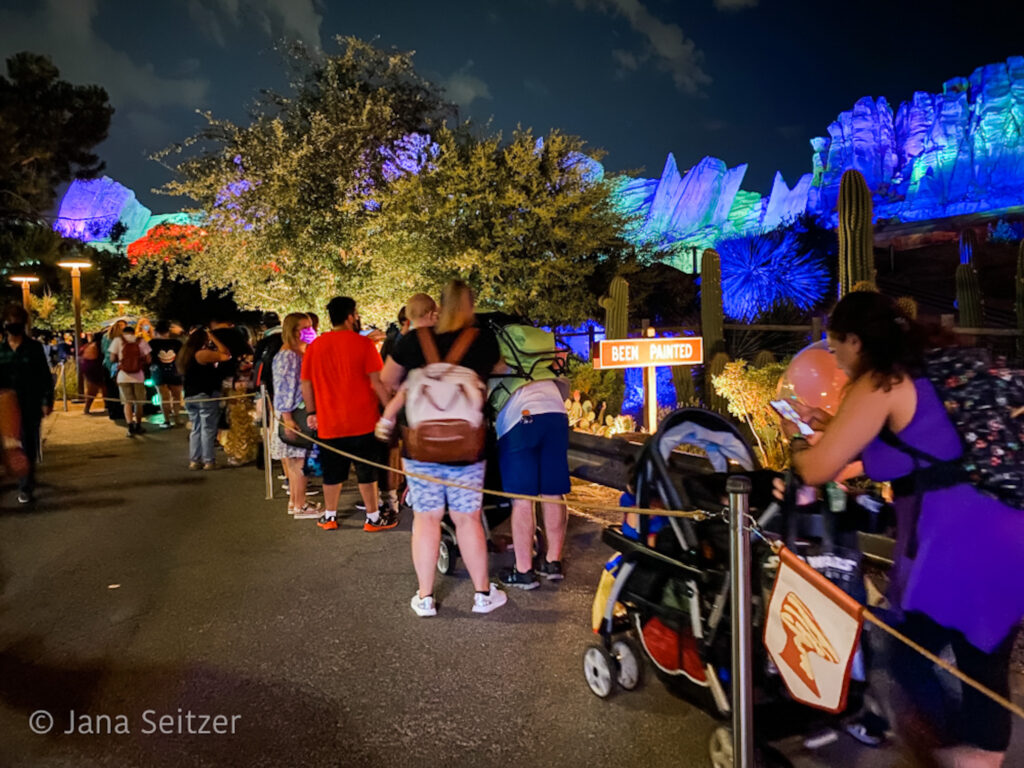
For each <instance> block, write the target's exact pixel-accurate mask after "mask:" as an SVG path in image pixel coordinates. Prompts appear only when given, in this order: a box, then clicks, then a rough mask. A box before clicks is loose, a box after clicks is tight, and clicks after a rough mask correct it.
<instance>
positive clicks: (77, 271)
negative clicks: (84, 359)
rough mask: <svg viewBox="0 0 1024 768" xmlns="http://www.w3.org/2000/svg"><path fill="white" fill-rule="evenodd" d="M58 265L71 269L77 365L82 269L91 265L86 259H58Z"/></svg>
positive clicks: (76, 358)
mask: <svg viewBox="0 0 1024 768" xmlns="http://www.w3.org/2000/svg"><path fill="white" fill-rule="evenodd" d="M57 266H58V267H64V269H70V270H71V300H72V302H73V304H74V307H75V365H78V361H79V357H78V344H79V340H80V339H81V337H82V270H83V269H88V268H89V267H91V266H92V263H91V262H88V261H59V262H57ZM82 385H83V382H82V377H81V376H79V377H78V396H79V397H81V396H82V392H83V386H82Z"/></svg>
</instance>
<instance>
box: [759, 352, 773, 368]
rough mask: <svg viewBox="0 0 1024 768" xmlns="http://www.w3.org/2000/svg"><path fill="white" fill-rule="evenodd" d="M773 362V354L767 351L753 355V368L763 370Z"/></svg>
mask: <svg viewBox="0 0 1024 768" xmlns="http://www.w3.org/2000/svg"><path fill="white" fill-rule="evenodd" d="M774 362H775V353H774V352H769V351H768V350H767V349H762V350H761V351H760V352H758V353H757V354H756V355H754V367H755V368H764V367H765V366H766V365H771V364H772V363H774Z"/></svg>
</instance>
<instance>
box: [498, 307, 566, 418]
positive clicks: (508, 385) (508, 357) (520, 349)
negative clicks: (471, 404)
mask: <svg viewBox="0 0 1024 768" xmlns="http://www.w3.org/2000/svg"><path fill="white" fill-rule="evenodd" d="M491 328H492V329H493V330H494V335H495V336H497V338H498V346H499V348H500V349H501V356H502V358H504V360H505V362H506V363H507V364H508V366H509V368H511V369H512V370H511V372H510V373H506V374H502V375H501V376H494V377H492V378H491V379H490V381H489V382H488V389H489V393H488V397H487V403H488V405H489V406H490V408H491V409H492V410H493V412H494V413H495V414H497V413H500V412H501V409H502V408H504V407H505V404H506V403H507V402H508V401H509V398H511V397H512V395H513V393H514V392H515V391H516V390H517V389H519V388H521V387H523V386H525V385H527V384H529V383H530V382H531V381H557V383H558V384H559V386H560V387H561V388H562V390H563V392H562V395H563V397H568V396H569V385H568V382H567V381H566V380H565V379H564V378H561V377H563V376H565V358H566V354H567V353H568V350H565V349H559V347H558V345H557V344H556V343H555V334H554V333H552V332H551V331H545V330H544V329H543V328H535V327H533V326H532V325H525V324H522V323H513V324H511V325H505V326H502V325H500V324H498V323H496V322H492V323H491Z"/></svg>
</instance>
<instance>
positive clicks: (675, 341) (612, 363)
mask: <svg viewBox="0 0 1024 768" xmlns="http://www.w3.org/2000/svg"><path fill="white" fill-rule="evenodd" d="M653 330H654V329H653V328H651V329H648V332H649V333H650V332H653ZM703 362H704V339H703V338H701V337H700V336H671V337H668V336H666V337H662V338H648V339H611V340H606V341H602V342H600V343H599V344H598V348H597V354H595V355H594V368H598V369H601V368H643V369H644V411H645V413H646V414H647V428H648V429H649V430H650V432H651V433H652V434H653V433H654V432H655V431H656V430H657V428H658V380H657V379H658V377H657V374H656V372H655V370H654V369H655V368H657V367H659V366H662V365H667V366H676V365H700V364H701V363H703Z"/></svg>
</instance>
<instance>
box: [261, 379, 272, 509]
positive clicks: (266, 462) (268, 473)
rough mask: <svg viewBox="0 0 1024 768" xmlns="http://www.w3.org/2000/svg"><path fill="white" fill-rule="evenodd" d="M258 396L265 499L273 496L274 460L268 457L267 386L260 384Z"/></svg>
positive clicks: (268, 403)
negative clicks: (261, 406)
mask: <svg viewBox="0 0 1024 768" xmlns="http://www.w3.org/2000/svg"><path fill="white" fill-rule="evenodd" d="M260 397H261V398H262V400H263V408H262V410H263V478H264V480H265V482H266V491H267V497H266V498H267V500H268V501H269V500H270V499H272V498H274V460H273V459H271V458H270V425H271V421H270V405H271V404H270V398H269V397H267V387H266V385H265V384H261V385H260Z"/></svg>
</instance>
